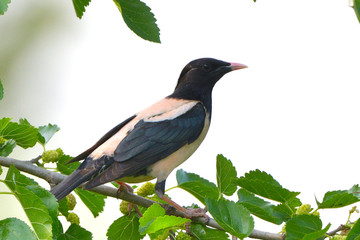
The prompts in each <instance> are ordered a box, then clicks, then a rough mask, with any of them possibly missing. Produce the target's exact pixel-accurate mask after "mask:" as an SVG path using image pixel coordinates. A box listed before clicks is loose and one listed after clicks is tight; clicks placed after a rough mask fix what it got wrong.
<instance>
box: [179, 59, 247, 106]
mask: <svg viewBox="0 0 360 240" xmlns="http://www.w3.org/2000/svg"><path fill="white" fill-rule="evenodd" d="M246 67H247V66H245V65H243V64H239V63H229V62H224V61H220V60H216V59H213V58H200V59H196V60H194V61H191V62H190V63H188V64H187V65H186V66H185V67H184V69H183V70H182V72H181V74H180V77H179V80H178V82H177V85H176V88H175V91H174V93H173V94H172V95H175V97H183V98H191V97H193V99H198V98H199V97H201V98H202V97H204V95H211V91H212V89H213V87H214V85H215V83H216V82H217V81H218V80H219V79H220V78H221V77H222V76H224V75H225V74H226V73H228V72H231V71H233V70H237V69H241V68H246ZM199 100H200V99H199Z"/></svg>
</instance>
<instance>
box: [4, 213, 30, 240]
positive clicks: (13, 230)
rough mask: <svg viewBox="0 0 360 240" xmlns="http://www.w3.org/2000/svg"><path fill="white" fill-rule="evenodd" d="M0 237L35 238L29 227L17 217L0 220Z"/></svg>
mask: <svg viewBox="0 0 360 240" xmlns="http://www.w3.org/2000/svg"><path fill="white" fill-rule="evenodd" d="M0 239H6V240H19V239H26V240H37V239H36V236H35V234H34V232H33V231H32V230H31V229H30V227H29V226H28V225H27V224H26V223H24V222H23V221H21V220H19V219H17V218H6V219H4V220H1V221H0Z"/></svg>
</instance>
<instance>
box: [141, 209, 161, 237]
mask: <svg viewBox="0 0 360 240" xmlns="http://www.w3.org/2000/svg"><path fill="white" fill-rule="evenodd" d="M164 215H165V210H164V209H163V208H162V207H161V206H160V205H159V204H157V203H154V204H153V205H151V206H150V207H149V208H148V209H147V210H146V211H145V212H144V214H143V216H142V217H141V218H140V220H139V223H140V226H139V231H140V233H144V232H145V231H146V229H147V228H148V227H149V226H150V224H151V223H152V222H153V221H155V219H156V218H157V217H161V216H164Z"/></svg>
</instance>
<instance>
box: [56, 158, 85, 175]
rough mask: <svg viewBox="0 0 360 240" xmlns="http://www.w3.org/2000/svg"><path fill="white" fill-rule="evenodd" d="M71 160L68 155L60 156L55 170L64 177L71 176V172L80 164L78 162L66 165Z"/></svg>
mask: <svg viewBox="0 0 360 240" xmlns="http://www.w3.org/2000/svg"><path fill="white" fill-rule="evenodd" d="M71 159H72V157H71V156H69V155H62V156H61V157H60V159H59V161H58V162H57V163H56V167H57V170H58V171H59V172H60V173H62V174H65V175H69V174H71V173H72V172H73V171H75V170H76V169H77V168H78V167H79V166H80V164H81V163H79V162H72V163H69V164H66V163H67V162H68V161H70V160H71Z"/></svg>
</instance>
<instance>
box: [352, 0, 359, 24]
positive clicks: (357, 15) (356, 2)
mask: <svg viewBox="0 0 360 240" xmlns="http://www.w3.org/2000/svg"><path fill="white" fill-rule="evenodd" d="M353 7H354V10H355V14H356V17H357V19H358V21H359V22H360V0H354V6H353Z"/></svg>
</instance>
